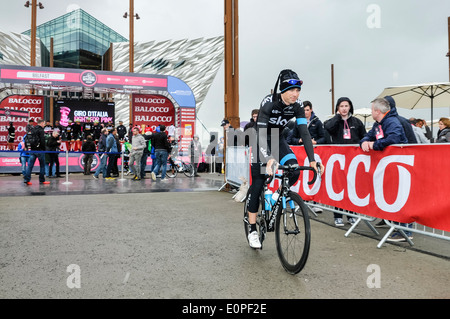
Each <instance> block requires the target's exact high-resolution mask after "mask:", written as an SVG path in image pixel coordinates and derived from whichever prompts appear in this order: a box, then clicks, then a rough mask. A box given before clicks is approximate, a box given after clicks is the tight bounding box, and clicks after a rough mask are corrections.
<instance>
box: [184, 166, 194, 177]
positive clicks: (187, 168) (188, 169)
mask: <svg viewBox="0 0 450 319" xmlns="http://www.w3.org/2000/svg"><path fill="white" fill-rule="evenodd" d="M183 173H184V175H186V176H187V177H193V176H194V166H192V164H183Z"/></svg>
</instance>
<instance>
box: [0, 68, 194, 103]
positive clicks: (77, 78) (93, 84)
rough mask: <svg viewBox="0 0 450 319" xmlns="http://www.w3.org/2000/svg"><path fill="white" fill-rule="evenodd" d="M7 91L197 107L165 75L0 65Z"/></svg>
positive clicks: (0, 83) (185, 89)
mask: <svg viewBox="0 0 450 319" xmlns="http://www.w3.org/2000/svg"><path fill="white" fill-rule="evenodd" d="M8 89H9V90H37V91H41V92H42V94H40V95H45V96H50V97H52V96H53V97H58V94H59V93H58V92H82V93H83V95H84V98H85V97H86V96H89V95H91V94H92V97H93V94H95V93H96V94H125V95H131V94H161V95H164V96H167V97H169V98H170V99H171V100H172V101H173V102H174V104H175V105H176V106H180V107H195V106H196V101H195V96H194V94H193V92H192V90H191V89H190V87H189V86H188V85H187V84H186V83H185V82H184V81H182V80H180V79H179V78H176V77H173V76H167V75H154V74H142V73H139V74H136V73H125V72H112V71H97V70H96V71H92V70H83V69H66V68H49V67H30V66H22V65H0V92H2V91H5V90H8ZM55 93H56V95H55Z"/></svg>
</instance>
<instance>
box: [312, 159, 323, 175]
mask: <svg viewBox="0 0 450 319" xmlns="http://www.w3.org/2000/svg"><path fill="white" fill-rule="evenodd" d="M309 166H311V167H312V168H314V170H315V171H316V172H317V174H318V175H319V176H320V175H322V173H323V171H324V170H325V167H324V166H323V164H322V163H319V167H317V166H318V165H317V162H311V163H310V164H309Z"/></svg>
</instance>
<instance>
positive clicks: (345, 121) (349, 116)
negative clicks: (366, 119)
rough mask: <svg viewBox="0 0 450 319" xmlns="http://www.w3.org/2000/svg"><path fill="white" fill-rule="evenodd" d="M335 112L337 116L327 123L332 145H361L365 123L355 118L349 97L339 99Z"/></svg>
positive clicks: (326, 126) (364, 132)
mask: <svg viewBox="0 0 450 319" xmlns="http://www.w3.org/2000/svg"><path fill="white" fill-rule="evenodd" d="M335 112H336V114H335V116H334V117H332V118H331V119H329V120H328V121H326V123H325V129H326V130H327V131H328V133H329V134H330V137H331V142H332V144H359V141H360V140H361V139H362V138H363V137H364V135H365V134H366V130H365V128H364V124H363V122H361V120H360V119H358V118H356V117H354V116H353V103H352V101H351V100H350V99H349V98H347V97H341V98H339V99H338V101H337V103H336V110H335Z"/></svg>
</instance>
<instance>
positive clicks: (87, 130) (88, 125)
mask: <svg viewBox="0 0 450 319" xmlns="http://www.w3.org/2000/svg"><path fill="white" fill-rule="evenodd" d="M93 127H94V123H92V122H91V118H90V117H87V118H86V122H85V123H83V142H86V140H87V137H88V135H91V136H92V134H93V132H92V129H93ZM81 148H83V144H81Z"/></svg>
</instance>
